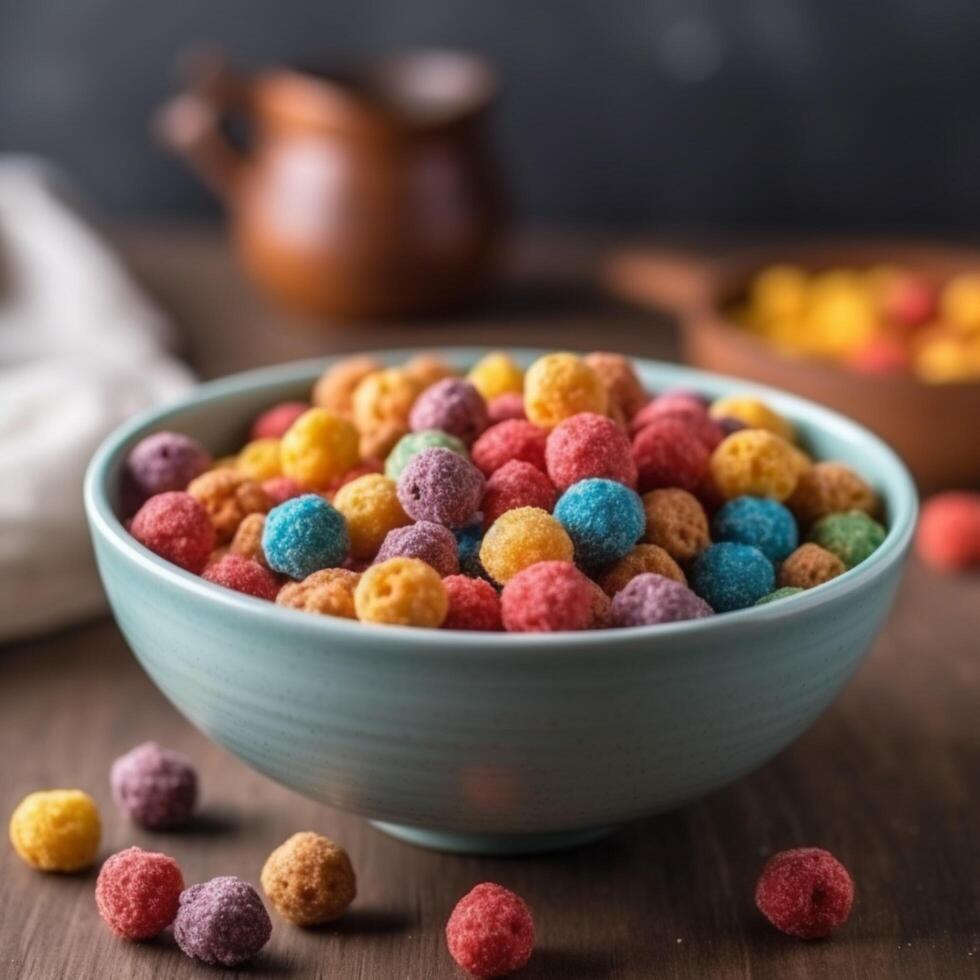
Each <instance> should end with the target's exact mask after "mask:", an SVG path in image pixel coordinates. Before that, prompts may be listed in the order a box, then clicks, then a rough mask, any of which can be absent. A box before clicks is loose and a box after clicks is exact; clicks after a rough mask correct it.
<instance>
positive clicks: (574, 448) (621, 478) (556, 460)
mask: <svg viewBox="0 0 980 980" xmlns="http://www.w3.org/2000/svg"><path fill="white" fill-rule="evenodd" d="M545 461H546V466H547V471H548V476H550V477H551V481H552V482H553V483H554V485H555V486H556V487H558V489H559V490H567V489H568V488H569V487H570V486H571V485H572V484H573V483H578V482H579V481H580V480H587V479H590V478H593V477H598V478H602V479H606V480H615V481H616V482H617V483H623V484H625V485H626V486H628V487H635V486H636V462H635V461H634V459H633V453H632V449H631V447H630V441H629V438H628V437H627V435H626V432H625V431H624V430H623V429H622V428H620V427H619V426H618V425H616V423H615V422H613V420H612V419H610V418H606V417H605V416H604V415H596V414H595V413H594V412H580V413H579V414H578V415H572V416H571V417H570V418H567V419H565V420H564V421H562V422H559V423H558V425H556V426H555V428H554V429H552V430H551V433H550V434H549V436H548V442H547V446H546V448H545Z"/></svg>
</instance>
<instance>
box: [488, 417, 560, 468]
mask: <svg viewBox="0 0 980 980" xmlns="http://www.w3.org/2000/svg"><path fill="white" fill-rule="evenodd" d="M547 440H548V433H547V432H546V431H545V430H544V429H542V428H541V427H540V426H537V425H532V424H531V423H530V422H528V421H527V419H510V420H509V421H506V422H498V423H497V424H496V425H493V426H491V427H490V428H489V429H487V430H486V432H484V433H483V435H481V436H480V438H479V439H477V440H476V442H475V443H474V444H473V462H474V463H475V464H476V465H477V466H478V467H479V468H480V469H481V470H482V471H483V475H484V476H490V475H491V474H493V473H495V472H496V471H497V470H499V469H500V468H501V466H504V465H506V464H507V463H509V462H511V460H515V459H517V460H520V461H521V462H524V463H530V464H531V465H532V466H536V467H537V468H538V469H539V470H541V471H542V472H544V469H545V462H544V452H545V443H546V442H547Z"/></svg>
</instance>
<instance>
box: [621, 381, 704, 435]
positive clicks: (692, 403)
mask: <svg viewBox="0 0 980 980" xmlns="http://www.w3.org/2000/svg"><path fill="white" fill-rule="evenodd" d="M707 414H708V407H707V406H706V405H705V403H704V401H703V400H702V399H701V398H699V397H698V396H697V395H695V394H694V393H688V392H684V391H673V392H671V391H668V392H665V393H664V394H662V395H660V397H659V398H654V399H653V400H652V401H649V402H647V403H646V405H644V406H643V408H641V409H640V410H639V411H638V412H637V413H636V415H634V416H633V418H632V419H631V420H630V432H631V433H632V434H633V435H636V433H637V432H639V431H640V429H642V428H644V426H647V425H649V424H650V423H651V422H654V421H656V420H657V419H659V418H663V417H664V416H665V415H672V416H674V417H678V416H680V417H683V418H691V419H694V418H704V417H706V416H707Z"/></svg>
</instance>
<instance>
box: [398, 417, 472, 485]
mask: <svg viewBox="0 0 980 980" xmlns="http://www.w3.org/2000/svg"><path fill="white" fill-rule="evenodd" d="M433 447H435V448H437V449H449V450H450V451H452V452H454V453H457V454H458V455H460V456H462V457H463V459H469V458H470V454H469V453H468V452H467V451H466V446H465V445H464V443H463V441H462V440H461V439H457V438H456V437H455V436H451V435H450V434H449V433H448V432H442V431H440V430H439V429H422V430H421V431H419V432H409V433H408V435H404V436H402V437H401V439H399V440H398V442H397V443H395V448H394V449H392V451H391V452H390V453H389V454H388V458H387V459H386V460H385V476H386V477H388V478H389V479H390V480H397V479H398V477H400V476H401V475H402V470H403V469H405V467H406V466H408V463H409V460H410V459H411V458H412V457H413V456H415V455H417V454H418V453H420V452H422V450H423V449H431V448H433Z"/></svg>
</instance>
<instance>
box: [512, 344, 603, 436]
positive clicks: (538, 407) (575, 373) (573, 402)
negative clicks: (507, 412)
mask: <svg viewBox="0 0 980 980" xmlns="http://www.w3.org/2000/svg"><path fill="white" fill-rule="evenodd" d="M608 403H609V397H608V395H607V394H606V389H605V388H604V387H603V384H602V382H601V381H600V380H599V376H598V375H597V374H596V373H595V371H593V370H592V368H590V367H589V366H588V365H587V364H586V363H585V362H584V361H583V360H582V359H581V358H579V357H576V356H575V355H574V354H564V353H558V354H545V355H544V357H540V358H538V360H536V361H535V362H534V363H533V364H532V365H531V366H530V367H529V368H528V370H527V374H526V375H525V376H524V411H525V412H526V413H527V417H528V420H529V421H531V422H533V423H534V424H535V425H540V426H541V427H542V428H544V429H553V428H554V427H555V426H556V425H557V424H558V423H559V422H561V421H562V419H567V418H568V417H569V416H571V415H578V413H579V412H596V413H597V414H599V415H604V414H605V412H606V409H607V407H608Z"/></svg>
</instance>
